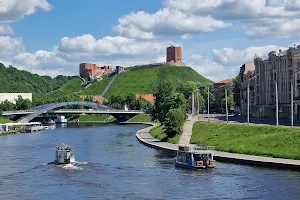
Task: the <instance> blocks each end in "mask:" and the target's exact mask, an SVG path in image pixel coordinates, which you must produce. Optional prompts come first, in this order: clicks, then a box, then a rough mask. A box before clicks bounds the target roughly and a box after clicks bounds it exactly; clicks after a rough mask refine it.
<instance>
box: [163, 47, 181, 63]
mask: <svg viewBox="0 0 300 200" xmlns="http://www.w3.org/2000/svg"><path fill="white" fill-rule="evenodd" d="M172 60H173V61H174V62H182V49H181V47H174V46H170V47H168V48H167V62H171V61H172Z"/></svg>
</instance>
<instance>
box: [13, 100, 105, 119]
mask: <svg viewBox="0 0 300 200" xmlns="http://www.w3.org/2000/svg"><path fill="white" fill-rule="evenodd" d="M73 105H79V106H86V107H89V108H93V109H97V110H108V109H111V108H110V107H108V106H105V105H102V104H99V103H93V102H85V101H74V102H58V103H50V104H45V105H41V106H37V107H34V108H32V109H31V110H33V113H31V114H28V115H26V116H24V117H22V118H20V119H18V120H17V121H16V122H17V123H28V122H30V121H31V120H33V119H34V118H36V117H38V116H39V115H41V114H43V113H46V112H48V111H50V110H53V109H55V108H60V107H64V106H73Z"/></svg>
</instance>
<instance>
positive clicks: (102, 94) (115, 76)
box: [101, 74, 118, 97]
mask: <svg viewBox="0 0 300 200" xmlns="http://www.w3.org/2000/svg"><path fill="white" fill-rule="evenodd" d="M117 76H118V74H116V75H114V77H113V78H112V79H111V81H110V82H109V84H108V86H106V88H105V89H104V90H103V92H102V93H101V96H102V97H104V95H105V94H106V92H107V90H108V89H109V88H110V86H111V84H112V83H113V82H114V81H115V79H116V78H117Z"/></svg>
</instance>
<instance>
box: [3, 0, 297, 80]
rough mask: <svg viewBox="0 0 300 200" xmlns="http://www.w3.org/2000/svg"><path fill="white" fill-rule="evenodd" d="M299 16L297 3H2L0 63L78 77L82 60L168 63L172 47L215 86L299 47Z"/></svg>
mask: <svg viewBox="0 0 300 200" xmlns="http://www.w3.org/2000/svg"><path fill="white" fill-rule="evenodd" d="M291 5H292V6H291ZM299 17H300V0H253V1H252V0H243V1H241V0H142V1H141V0H128V1H120V0H110V1H101V0H86V1H82V0H81V1H80V0H72V1H71V0H64V1H62V0H22V2H21V3H20V1H19V0H0V49H1V50H0V61H1V62H3V63H4V64H6V65H8V64H13V65H14V66H16V67H18V68H20V69H25V70H28V71H31V72H34V73H38V74H42V75H44V74H46V75H50V76H56V75H58V74H65V75H76V74H78V64H79V63H80V62H93V63H97V64H99V65H107V64H109V65H122V66H130V65H135V64H146V63H151V62H160V61H164V60H165V48H166V47H167V46H169V45H171V44H173V45H180V46H182V47H183V55H184V62H185V63H186V64H187V65H189V66H190V67H192V68H194V69H195V70H196V71H198V72H199V73H200V74H202V75H204V76H206V77H207V78H209V79H212V80H214V81H218V80H221V79H225V78H232V77H234V76H236V75H237V73H238V70H239V67H240V66H241V65H242V64H243V63H245V62H249V61H252V60H253V58H254V55H255V54H257V55H259V56H265V55H267V54H268V53H269V52H270V51H272V50H276V51H278V50H279V49H281V48H282V49H284V48H288V47H289V46H291V45H292V44H294V43H298V42H299V40H298V37H299V35H300V19H299ZM174 41H175V42H174Z"/></svg>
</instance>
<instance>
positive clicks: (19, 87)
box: [0, 63, 72, 97]
mask: <svg viewBox="0 0 300 200" xmlns="http://www.w3.org/2000/svg"><path fill="white" fill-rule="evenodd" d="M70 79H72V77H66V76H61V75H59V76H57V77H56V78H51V77H50V76H39V75H37V74H32V73H30V72H27V71H23V70H18V69H16V68H14V67H12V66H9V67H7V68H6V67H5V66H4V65H3V64H2V63H0V85H1V87H0V93H7V92H9V93H12V92H16V93H18V92H22V93H27V92H28V93H33V97H40V96H43V95H45V94H46V93H48V92H51V91H53V90H57V89H59V88H60V87H62V86H63V85H64V84H66V83H67V82H68V81H69V80H70Z"/></svg>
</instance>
